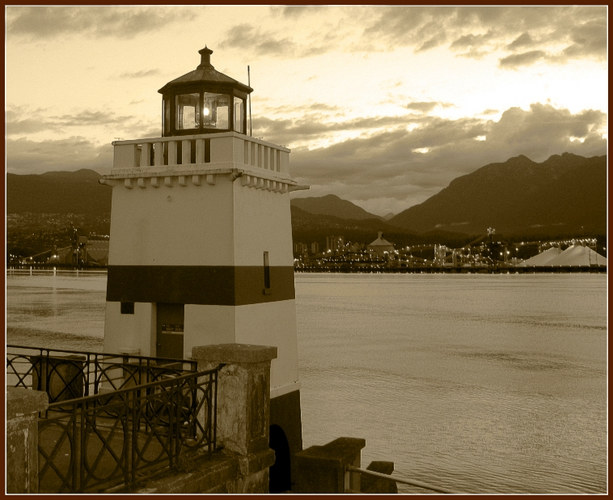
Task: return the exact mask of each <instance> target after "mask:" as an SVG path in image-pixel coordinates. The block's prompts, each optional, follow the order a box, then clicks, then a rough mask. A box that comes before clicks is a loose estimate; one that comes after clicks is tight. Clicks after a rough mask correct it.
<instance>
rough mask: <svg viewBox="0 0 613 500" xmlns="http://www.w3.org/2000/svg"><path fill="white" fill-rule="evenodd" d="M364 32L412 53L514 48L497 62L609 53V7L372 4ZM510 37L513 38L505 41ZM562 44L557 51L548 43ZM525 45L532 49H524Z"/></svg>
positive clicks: (507, 63)
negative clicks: (536, 57)
mask: <svg viewBox="0 0 613 500" xmlns="http://www.w3.org/2000/svg"><path fill="white" fill-rule="evenodd" d="M370 13H371V17H372V19H371V20H370V21H369V22H368V24H367V26H366V28H365V29H364V34H365V35H367V36H368V38H369V39H370V40H373V41H374V44H376V45H378V46H379V49H380V50H384V49H385V47H387V46H389V45H403V46H409V47H413V48H414V50H415V51H416V52H422V51H426V50H431V49H434V48H436V47H439V46H444V45H445V44H446V43H448V41H449V40H451V43H449V48H450V49H452V50H456V51H463V52H460V53H459V55H461V56H467V57H475V58H480V57H482V56H483V55H484V54H487V53H492V52H494V51H498V50H506V51H511V52H514V51H516V50H520V51H521V52H520V53H519V54H515V53H511V54H508V55H507V56H505V57H504V58H503V62H502V63H501V67H508V68H515V67H517V66H518V65H520V64H522V63H526V64H532V63H533V62H534V59H531V58H530V57H528V56H527V55H526V54H533V55H534V54H537V53H539V54H540V53H542V54H543V57H544V56H545V54H551V55H550V56H549V57H550V58H551V59H552V60H554V59H555V60H558V61H562V60H567V59H570V58H583V57H589V58H593V59H596V60H604V59H605V58H606V54H607V26H606V19H607V11H606V7H604V6H556V7H554V6H551V7H550V6H539V7H537V6H530V7H513V6H506V7H499V6H484V7H437V6H432V7H412V6H393V7H379V8H372V10H371V11H370ZM509 40H512V41H511V42H509ZM560 45H561V46H566V49H565V50H563V51H561V52H560V53H554V52H552V50H551V48H552V47H557V46H560ZM526 48H532V49H533V51H531V52H527V51H526Z"/></svg>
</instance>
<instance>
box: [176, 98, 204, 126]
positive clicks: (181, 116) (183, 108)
mask: <svg viewBox="0 0 613 500" xmlns="http://www.w3.org/2000/svg"><path fill="white" fill-rule="evenodd" d="M176 102H177V113H176V125H175V126H176V128H177V130H182V129H195V128H198V126H199V124H198V122H199V120H200V113H199V103H200V95H199V94H181V95H178V96H177V97H176Z"/></svg>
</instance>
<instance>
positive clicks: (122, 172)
mask: <svg viewBox="0 0 613 500" xmlns="http://www.w3.org/2000/svg"><path fill="white" fill-rule="evenodd" d="M200 54H201V62H200V64H199V66H198V67H197V68H196V69H195V70H194V71H191V72H189V73H187V74H185V75H183V76H181V77H179V78H177V79H175V80H173V81H171V82H169V83H167V84H166V85H164V87H162V88H161V89H160V90H159V92H160V93H161V94H162V101H163V107H162V109H163V117H162V137H156V138H145V139H135V140H127V141H118V142H114V143H113V145H114V161H113V168H112V171H111V173H110V174H109V175H106V176H104V177H103V179H102V182H104V183H105V184H109V185H111V186H112V188H113V193H112V213H111V234H110V248H109V265H108V283H107V297H106V300H107V304H106V318H105V330H104V349H105V351H106V352H128V353H133V354H134V353H138V354H141V355H146V356H156V357H169V358H189V357H191V351H192V347H194V346H201V345H208V344H227V343H238V344H260V345H272V346H276V347H277V349H278V355H277V359H275V360H273V362H272V366H271V443H272V441H274V442H275V443H274V444H275V446H274V447H275V449H276V451H277V455H278V456H279V455H280V454H281V455H282V454H283V453H289V454H293V453H295V452H297V451H299V450H300V449H301V447H302V437H301V423H300V395H299V383H298V354H297V339H296V315H295V302H294V272H293V254H292V231H291V219H290V203H289V192H290V190H292V188H293V187H294V186H295V185H296V183H295V181H293V180H292V179H291V177H290V175H289V150H288V149H286V148H284V147H282V146H277V145H275V144H271V143H268V142H265V141H262V140H259V139H254V138H253V137H250V136H248V135H246V131H247V113H246V102H247V98H248V95H249V94H250V93H251V92H252V89H251V88H250V87H248V86H247V85H244V84H242V83H240V82H238V81H236V80H234V79H233V78H230V77H228V76H226V75H224V74H223V73H220V72H219V71H217V70H215V68H214V67H213V66H212V65H211V62H210V56H211V54H212V51H211V50H210V49H208V48H206V47H205V48H204V49H202V50H201V51H200ZM271 446H272V444H271ZM283 450H285V451H283ZM287 458H288V460H289V456H288V457H287ZM288 474H289V472H288ZM285 486H287V489H289V484H287V485H282V486H281V489H282V488H283V487H285Z"/></svg>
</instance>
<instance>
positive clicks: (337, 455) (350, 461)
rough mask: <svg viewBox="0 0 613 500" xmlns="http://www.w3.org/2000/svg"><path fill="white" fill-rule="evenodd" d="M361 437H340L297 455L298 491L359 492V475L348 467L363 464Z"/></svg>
mask: <svg viewBox="0 0 613 500" xmlns="http://www.w3.org/2000/svg"><path fill="white" fill-rule="evenodd" d="M364 446H366V441H365V440H364V439H361V438H349V437H341V438H338V439H335V440H334V441H331V442H330V443H328V444H326V445H324V446H311V447H310V448H307V449H306V450H303V451H301V452H299V453H297V454H296V470H297V478H296V479H297V480H296V491H295V492H296V493H359V492H360V474H359V473H357V472H349V471H348V470H347V466H349V465H352V466H354V467H360V462H361V454H362V448H364Z"/></svg>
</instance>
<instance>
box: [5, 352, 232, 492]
mask: <svg viewBox="0 0 613 500" xmlns="http://www.w3.org/2000/svg"><path fill="white" fill-rule="evenodd" d="M6 359H7V368H6V384H7V385H9V386H13V387H22V388H26V389H34V390H40V391H45V392H47V394H48V396H49V402H50V404H49V407H48V409H47V411H45V412H41V414H40V415H39V426H38V431H39V434H38V449H39V491H40V492H49V493H51V492H52V493H61V492H93V491H106V490H108V489H109V488H112V487H119V488H124V489H126V490H130V489H132V488H133V487H134V486H135V484H137V483H138V481H140V480H143V479H146V478H147V477H150V476H151V475H152V474H154V473H156V472H158V471H160V470H161V469H163V468H167V467H175V466H177V465H178V464H179V463H180V461H181V457H182V456H183V455H184V454H185V453H186V452H188V451H190V450H193V451H194V452H202V451H203V450H204V451H208V452H209V453H210V452H212V451H213V450H214V449H215V446H216V435H215V429H216V401H217V372H218V370H219V368H220V367H218V368H217V369H214V370H209V371H200V372H198V371H197V362H195V361H188V360H181V359H165V358H150V357H146V356H134V355H129V354H108V353H97V352H87V351H73V350H60V349H46V348H33V347H27V346H17V345H8V346H7V358H6Z"/></svg>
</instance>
